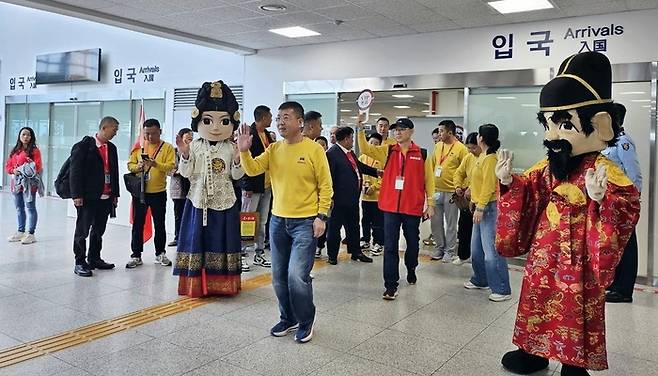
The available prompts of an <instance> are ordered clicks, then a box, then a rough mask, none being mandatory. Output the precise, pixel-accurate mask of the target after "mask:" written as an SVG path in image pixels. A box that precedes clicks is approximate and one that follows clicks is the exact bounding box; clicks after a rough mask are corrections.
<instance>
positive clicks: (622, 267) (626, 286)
mask: <svg viewBox="0 0 658 376" xmlns="http://www.w3.org/2000/svg"><path fill="white" fill-rule="evenodd" d="M636 278H637V236H636V235H635V230H633V234H632V235H631V237H630V239H628V243H626V248H624V253H623V254H622V256H621V260H620V261H619V265H617V268H616V269H615V280H614V281H613V282H612V285H610V291H614V292H618V293H619V294H621V295H623V296H625V297H633V288H634V287H635V279H636Z"/></svg>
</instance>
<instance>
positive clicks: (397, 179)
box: [395, 151, 406, 191]
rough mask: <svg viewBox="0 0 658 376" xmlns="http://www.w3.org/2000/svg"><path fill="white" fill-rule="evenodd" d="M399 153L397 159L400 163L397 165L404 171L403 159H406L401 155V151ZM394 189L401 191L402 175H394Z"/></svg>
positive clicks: (402, 185)
mask: <svg viewBox="0 0 658 376" xmlns="http://www.w3.org/2000/svg"><path fill="white" fill-rule="evenodd" d="M398 155H399V160H400V164H399V166H400V167H401V170H402V171H404V161H405V159H406V156H403V155H402V151H400V154H398ZM395 189H396V190H398V191H401V190H403V189H404V176H396V177H395Z"/></svg>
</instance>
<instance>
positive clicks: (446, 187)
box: [432, 141, 469, 192]
mask: <svg viewBox="0 0 658 376" xmlns="http://www.w3.org/2000/svg"><path fill="white" fill-rule="evenodd" d="M468 154H469V153H468V149H467V148H466V146H464V144H462V143H461V142H459V141H455V142H453V143H452V145H448V144H444V143H443V142H438V143H437V144H436V145H435V146H434V153H433V154H432V171H433V172H434V188H435V189H436V191H437V192H454V191H455V184H454V182H453V178H454V175H455V171H456V170H457V168H458V167H459V165H460V164H461V163H462V160H463V159H464V157H466V156H467V155H468ZM439 171H440V172H439ZM439 174H440V176H438V175H439Z"/></svg>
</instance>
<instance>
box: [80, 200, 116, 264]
mask: <svg viewBox="0 0 658 376" xmlns="http://www.w3.org/2000/svg"><path fill="white" fill-rule="evenodd" d="M76 210H77V211H78V218H77V219H76V221H75V234H74V235H73V254H74V255H75V264H76V265H84V264H85V257H86V256H87V236H89V256H88V257H87V258H88V259H89V261H98V260H100V259H101V248H102V247H103V234H104V233H105V228H106V227H107V217H108V216H109V215H110V212H111V211H112V199H107V200H87V199H85V200H84V205H82V206H80V207H76ZM90 229H91V233H90V231H89V230H90Z"/></svg>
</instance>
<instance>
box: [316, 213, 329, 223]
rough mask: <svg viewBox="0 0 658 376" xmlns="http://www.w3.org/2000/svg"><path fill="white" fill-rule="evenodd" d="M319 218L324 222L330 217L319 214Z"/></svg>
mask: <svg viewBox="0 0 658 376" xmlns="http://www.w3.org/2000/svg"><path fill="white" fill-rule="evenodd" d="M317 218H318V219H319V220H321V221H324V222H326V221H328V220H329V217H328V216H327V215H326V214H322V213H318V215H317Z"/></svg>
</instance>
